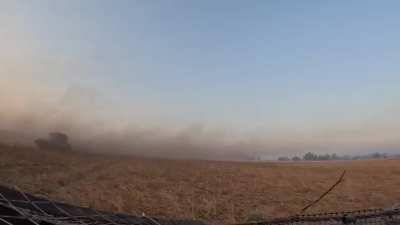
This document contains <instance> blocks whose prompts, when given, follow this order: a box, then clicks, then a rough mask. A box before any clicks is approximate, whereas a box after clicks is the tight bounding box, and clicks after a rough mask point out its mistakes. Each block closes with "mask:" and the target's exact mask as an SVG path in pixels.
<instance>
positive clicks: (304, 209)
mask: <svg viewBox="0 0 400 225" xmlns="http://www.w3.org/2000/svg"><path fill="white" fill-rule="evenodd" d="M345 174H346V170H344V171H343V173H342V175H341V176H340V177H339V180H337V181H336V183H335V184H333V185H332V186H331V187H330V188H329V189H328V190H327V191H325V192H324V193H323V194H322V195H321V196H320V197H319V198H318V199H316V200H315V201H313V202H311V203H310V204H308V205H307V206H306V207H304V208H303V209H302V210H301V212H302V213H304V212H305V211H306V210H307V209H308V208H310V207H311V206H313V205H315V204H316V203H318V202H319V201H320V200H321V199H322V198H324V197H325V196H326V195H327V194H328V193H329V192H331V191H332V190H333V189H334V188H335V187H336V186H337V185H339V184H340V183H342V182H343V181H344V179H343V178H344V175H345Z"/></svg>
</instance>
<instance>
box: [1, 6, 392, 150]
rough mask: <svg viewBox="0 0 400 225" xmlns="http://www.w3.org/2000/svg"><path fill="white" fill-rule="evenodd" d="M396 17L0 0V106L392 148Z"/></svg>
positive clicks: (317, 10)
mask: <svg viewBox="0 0 400 225" xmlns="http://www.w3.org/2000/svg"><path fill="white" fill-rule="evenodd" d="M399 11H400V1H395V0H393V1H368V0H359V1H352V0H343V1H316V0H315V1H313V0H305V1H285V0H283V1H267V0H262V1H256V0H254V1H244V0H242V1H234V0H229V1H222V0H220V1H215V0H212V1H206V0H198V1H194V0H193V1H187V0H182V1H152V0H148V1H144V0H143V1H134V0H129V1H128V0H126V1H122V0H117V1H100V0H99V1H89V0H87V1H80V0H79V1H78V0H66V1H53V0H51V1H50V0H49V1H45V0H41V1H14V0H10V1H6V0H0V21H1V22H0V25H1V26H0V47H1V53H0V60H1V63H2V65H0V66H1V67H2V68H1V70H0V72H1V73H0V82H1V83H2V84H3V85H0V87H1V86H3V87H2V89H3V91H2V92H0V94H2V95H3V96H0V100H1V99H3V100H6V99H7V100H8V102H9V104H8V105H7V104H6V105H7V107H8V108H9V109H10V108H13V107H14V108H15V110H21V109H23V110H25V112H26V111H30V110H33V111H35V110H34V109H33V108H34V107H36V106H34V104H39V102H40V104H41V105H42V106H44V105H51V104H56V105H57V104H58V106H59V105H63V107H64V106H65V105H68V107H66V108H68V109H69V110H70V111H77V112H79V115H78V114H77V115H75V116H74V117H80V116H81V115H85V114H89V112H90V113H94V111H95V114H96V116H97V117H99V119H100V118H101V119H102V120H107V121H108V123H109V124H117V123H127V121H128V122H129V123H132V124H136V125H137V126H143V127H146V126H160V127H167V128H168V129H176V128H182V127H192V126H200V127H202V128H204V129H205V130H208V131H209V130H211V131H215V130H217V131H218V132H222V133H224V132H228V133H232V135H238V136H240V137H242V138H244V139H249V138H250V139H257V140H262V141H261V142H263V141H265V142H266V143H269V144H270V143H273V144H271V145H272V147H271V146H270V147H269V148H274V147H276V148H278V147H277V146H291V147H288V148H294V149H296V146H297V145H301V146H317V147H315V148H316V149H317V150H319V151H322V150H323V149H324V148H330V149H331V148H336V146H337V147H338V148H344V149H347V150H349V151H360V149H364V148H365V149H379V148H387V146H391V147H393V146H400V132H399V131H400V123H399V122H400V120H399V119H398V116H397V115H398V113H399V112H400V108H399V97H400V74H399V72H400V63H399V62H400V41H399V40H400V29H399V28H398V27H399V25H400V14H399ZM22 83H23V84H22ZM17 84H18V85H17ZM12 98H14V99H13V100H9V99H12ZM60 99H61V100H60ZM71 99H72V100H71ZM60 102H61V103H60ZM53 106H54V105H53ZM53 106H52V107H53ZM60 107H61V106H60ZM42 108H43V107H42ZM53 108H54V107H53ZM75 109H76V110H75ZM78 109H79V110H78ZM94 109H95V110H94ZM12 114H13V115H15V113H12ZM92 115H93V114H90V116H92ZM11 117H12V115H8V117H7V118H11ZM87 117H88V116H86V117H83V118H87ZM105 129H106V128H105ZM235 137H236V136H235ZM321 149H322V150H321ZM299 151H300V150H299ZM301 151H303V150H301Z"/></svg>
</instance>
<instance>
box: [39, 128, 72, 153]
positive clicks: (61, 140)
mask: <svg viewBox="0 0 400 225" xmlns="http://www.w3.org/2000/svg"><path fill="white" fill-rule="evenodd" d="M35 144H36V145H37V146H38V147H39V148H40V149H52V150H61V151H69V150H71V145H70V144H69V138H68V136H67V135H66V134H64V133H61V132H53V133H50V134H49V138H48V139H43V138H39V139H36V140H35Z"/></svg>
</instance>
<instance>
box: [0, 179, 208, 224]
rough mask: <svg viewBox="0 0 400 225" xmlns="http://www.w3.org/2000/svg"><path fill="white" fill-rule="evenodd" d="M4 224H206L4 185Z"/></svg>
mask: <svg viewBox="0 0 400 225" xmlns="http://www.w3.org/2000/svg"><path fill="white" fill-rule="evenodd" d="M0 225H206V224H205V223H203V222H201V221H195V220H169V219H161V218H152V217H146V216H132V215H125V214H117V213H109V212H103V211H97V210H95V209H91V208H84V207H79V206H72V205H69V204H64V203H59V202H54V201H50V200H48V199H45V198H40V197H36V196H33V195H31V194H27V193H24V192H22V191H19V190H16V189H12V188H8V187H5V186H0Z"/></svg>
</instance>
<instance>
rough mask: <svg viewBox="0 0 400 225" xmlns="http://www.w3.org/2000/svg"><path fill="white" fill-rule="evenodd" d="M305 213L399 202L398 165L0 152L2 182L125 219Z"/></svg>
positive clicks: (217, 218) (222, 218) (19, 150)
mask: <svg viewBox="0 0 400 225" xmlns="http://www.w3.org/2000/svg"><path fill="white" fill-rule="evenodd" d="M343 170H346V171H347V173H346V177H345V180H344V181H343V183H341V184H340V185H338V186H337V187H336V188H335V190H334V191H333V192H331V193H329V195H327V196H326V197H325V198H324V199H323V200H322V201H320V202H319V203H318V204H316V205H314V206H313V207H311V208H310V209H309V210H307V211H308V212H321V211H336V210H355V209H363V208H375V207H390V206H392V205H393V204H395V203H397V202H399V201H400V189H399V187H400V162H399V161H397V160H376V161H346V162H340V161H336V162H323V163H322V162H321V163H318V162H308V163H307V162H290V163H286V162H284V163H279V162H257V163H250V162H212V161H190V160H180V161H178V160H177V161H174V160H157V159H138V158H133V157H123V156H121V157H116V156H114V157H111V156H101V155H89V154H84V153H77V152H68V153H65V152H64V153H63V152H54V151H43V150H35V149H30V148H26V149H23V148H11V147H1V148H0V182H1V183H3V184H6V185H15V186H17V187H19V188H20V189H22V190H24V191H28V192H31V193H34V194H39V195H44V196H47V197H49V198H50V199H53V200H58V201H63V202H68V203H72V204H78V205H83V206H90V207H95V208H98V209H103V210H110V211H117V212H125V213H130V214H141V213H142V212H145V213H146V214H147V215H154V216H165V217H174V218H195V219H202V220H207V221H213V222H226V223H232V222H243V221H245V220H246V219H247V218H248V217H249V215H252V214H254V212H257V214H263V218H271V217H281V216H288V215H292V214H296V213H299V212H300V211H301V209H302V208H303V207H304V206H305V205H307V204H308V203H310V202H312V201H313V200H315V199H316V198H318V196H320V195H321V194H322V193H323V192H324V191H326V189H327V188H329V187H330V186H331V185H332V183H333V182H334V181H335V180H336V179H337V177H338V175H340V173H341V172H342V171H343Z"/></svg>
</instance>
